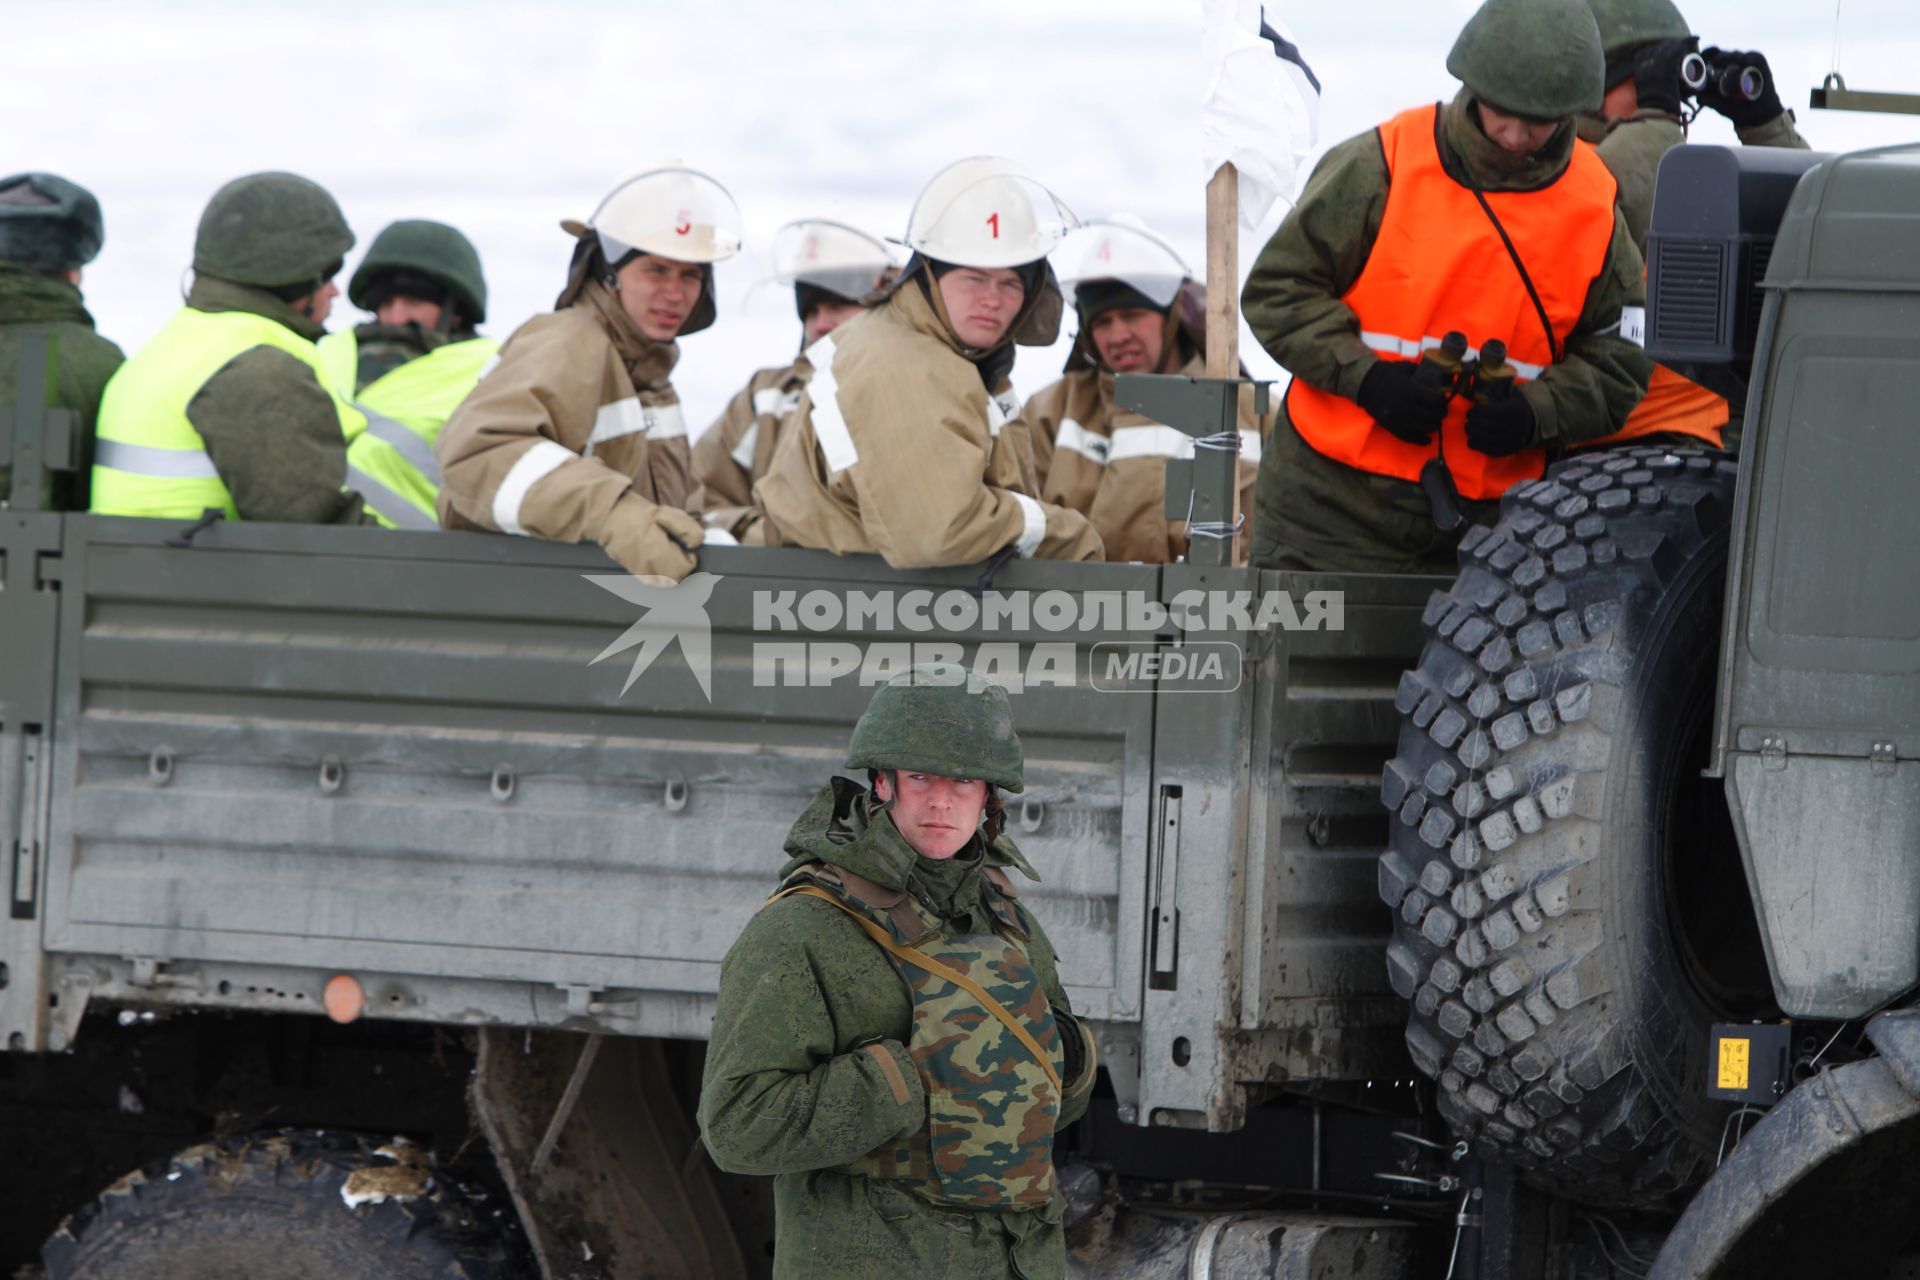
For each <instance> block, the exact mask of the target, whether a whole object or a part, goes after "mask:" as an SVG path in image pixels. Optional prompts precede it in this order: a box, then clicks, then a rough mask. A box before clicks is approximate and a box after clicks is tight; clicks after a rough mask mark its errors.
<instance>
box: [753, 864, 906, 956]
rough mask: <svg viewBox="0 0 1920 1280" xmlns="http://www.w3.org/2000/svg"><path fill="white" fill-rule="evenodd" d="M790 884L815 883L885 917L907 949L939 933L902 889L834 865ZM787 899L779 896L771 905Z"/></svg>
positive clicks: (814, 867) (806, 870)
mask: <svg viewBox="0 0 1920 1280" xmlns="http://www.w3.org/2000/svg"><path fill="white" fill-rule="evenodd" d="M787 883H788V885H789V886H791V885H793V884H795V883H811V884H815V885H818V886H820V887H821V888H823V889H825V890H826V891H827V892H828V893H830V894H832V895H833V896H834V897H835V898H836V899H838V900H840V901H842V902H844V903H846V904H847V905H850V906H853V907H856V908H862V909H863V914H866V915H869V916H884V917H885V918H886V919H887V921H888V922H889V923H890V924H891V925H892V926H893V932H894V935H895V936H896V937H897V938H898V939H899V941H900V942H901V943H902V944H903V945H906V946H909V947H913V946H918V945H919V944H921V943H922V942H925V941H926V940H927V939H928V938H932V937H935V936H936V935H938V934H939V932H940V930H939V928H938V926H936V925H933V924H930V923H928V922H927V921H926V920H925V919H924V918H922V917H921V915H920V914H919V913H918V912H917V911H915V910H914V909H913V902H912V900H911V899H910V898H908V897H907V895H906V893H905V892H904V891H902V890H899V889H889V888H887V887H885V886H884V885H879V884H875V883H874V882H873V881H871V880H869V879H867V878H866V877H865V876H863V875H859V874H857V873H855V872H852V871H849V870H847V869H846V868H845V867H842V866H839V865H837V864H835V863H831V862H813V863H809V864H807V865H806V866H805V867H802V868H801V869H800V870H799V871H796V872H795V873H794V874H793V876H792V877H791V878H790V879H789V880H788V882H787ZM781 896H783V895H782V894H778V893H776V894H775V895H774V896H773V897H772V898H769V899H767V901H768V902H772V901H774V899H775V898H779V897H781Z"/></svg>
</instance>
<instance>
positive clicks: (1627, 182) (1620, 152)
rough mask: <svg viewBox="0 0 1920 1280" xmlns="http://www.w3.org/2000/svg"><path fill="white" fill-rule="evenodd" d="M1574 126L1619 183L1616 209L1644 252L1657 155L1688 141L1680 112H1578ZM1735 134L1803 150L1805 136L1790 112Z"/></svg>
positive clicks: (1758, 143)
mask: <svg viewBox="0 0 1920 1280" xmlns="http://www.w3.org/2000/svg"><path fill="white" fill-rule="evenodd" d="M1576 126H1577V128H1578V129H1579V131H1580V136H1581V138H1583V139H1585V140H1586V141H1588V142H1591V143H1592V144H1593V146H1594V150H1596V151H1598V152H1599V153H1600V158H1601V159H1602V160H1603V161H1605V162H1606V165H1607V169H1608V171H1609V172H1611V173H1612V174H1613V180H1614V181H1615V182H1617V183H1619V184H1620V212H1621V213H1622V214H1624V215H1625V216H1626V219H1627V230H1628V231H1630V232H1632V233H1633V243H1634V247H1635V248H1637V249H1639V250H1640V252H1641V253H1643V254H1644V253H1645V252H1646V251H1647V228H1648V226H1649V225H1650V224H1651V223H1652V222H1653V180H1654V178H1655V177H1656V176H1657V175H1658V174H1659V172H1660V157H1662V156H1664V155H1666V154H1667V152H1669V151H1671V150H1673V148H1675V147H1677V146H1679V145H1680V144H1681V143H1683V142H1685V141H1686V140H1687V127H1686V125H1684V124H1682V123H1681V122H1680V118H1679V117H1678V116H1673V115H1669V114H1667V113H1666V112H1664V111H1656V110H1652V109H1647V110H1642V111H1639V112H1636V113H1635V114H1634V115H1632V116H1629V117H1628V118H1627V119H1625V120H1613V121H1607V120H1602V119H1600V118H1599V117H1598V116H1581V117H1579V118H1578V120H1577V121H1576ZM1735 132H1737V133H1738V134H1739V135H1740V141H1741V142H1742V143H1743V144H1744V145H1746V146H1749V147H1789V148H1795V149H1798V150H1801V151H1805V150H1806V149H1807V140H1806V139H1805V138H1803V137H1801V136H1800V131H1799V130H1798V129H1796V128H1794V120H1793V112H1791V111H1782V112H1781V113H1780V114H1779V115H1777V116H1775V117H1774V118H1773V119H1771V120H1769V121H1767V122H1766V123H1765V124H1758V125H1754V126H1753V127H1752V128H1750V129H1737V130H1735Z"/></svg>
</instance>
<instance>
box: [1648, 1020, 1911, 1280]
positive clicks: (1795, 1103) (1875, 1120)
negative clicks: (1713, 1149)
mask: <svg viewBox="0 0 1920 1280" xmlns="http://www.w3.org/2000/svg"><path fill="white" fill-rule="evenodd" d="M1867 1036H1868V1038H1869V1039H1870V1040H1871V1041H1872V1042H1873V1044H1874V1047H1875V1048H1877V1049H1878V1050H1879V1051H1880V1054H1881V1056H1880V1057H1877V1058H1869V1059H1867V1060H1866V1061H1864V1062H1856V1063H1852V1064H1850V1065H1848V1066H1844V1067H1839V1068H1837V1069H1834V1070H1831V1071H1825V1072H1822V1073H1821V1074H1820V1075H1818V1076H1816V1077H1814V1078H1813V1079H1812V1080H1810V1081H1808V1082H1807V1083H1805V1084H1803V1085H1801V1086H1800V1087H1799V1088H1797V1089H1795V1090H1794V1091H1793V1092H1791V1093H1789V1094H1788V1095H1787V1096H1786V1098H1785V1099H1784V1100H1783V1101H1782V1102H1781V1103H1780V1104H1779V1105H1778V1106H1776V1107H1775V1108H1774V1109H1773V1110H1772V1111H1771V1112H1769V1113H1768V1114H1767V1116H1766V1118H1765V1119H1763V1120H1761V1121H1760V1123H1759V1124H1757V1125H1755V1126H1754V1127H1753V1129H1752V1130H1751V1131H1750V1132H1749V1133H1748V1134H1747V1136H1746V1138H1745V1139H1744V1140H1743V1141H1742V1142H1741V1143H1740V1145H1739V1146H1738V1147H1736V1148H1735V1149H1734V1151H1733V1153H1732V1154H1731V1155H1729V1156H1728V1157H1727V1159H1726V1161H1725V1162H1724V1163H1723V1164H1722V1165H1721V1166H1720V1168H1719V1170H1718V1171H1717V1172H1716V1173H1715V1174H1714V1175H1713V1177H1712V1178H1711V1179H1709V1180H1708V1182H1707V1184H1706V1185H1705V1186H1704V1187H1702V1188H1701V1190H1700V1193H1699V1194H1698V1195H1697V1196H1695V1197H1694V1199H1693V1202H1692V1203H1691V1204H1690V1205H1688V1206H1687V1211H1686V1212H1685V1213H1684V1214H1683V1215H1682V1216H1681V1218H1680V1221H1679V1223H1678V1225H1676V1226H1675V1227H1674V1230H1673V1233H1672V1235H1670V1236H1668V1238H1667V1242H1666V1245H1665V1246H1664V1247H1663V1248H1662V1249H1661V1250H1660V1256H1659V1258H1658V1259H1657V1260H1656V1261H1655V1263H1654V1267H1653V1270H1652V1271H1651V1272H1650V1273H1649V1280H1732V1278H1733V1277H1736V1276H1739V1277H1746V1276H1759V1275H1833V1276H1879V1275H1884V1274H1886V1271H1887V1267H1888V1266H1889V1265H1890V1263H1891V1261H1892V1260H1893V1259H1894V1258H1895V1257H1896V1256H1898V1255H1899V1254H1900V1253H1901V1252H1902V1251H1903V1250H1904V1249H1905V1248H1906V1247H1908V1246H1909V1244H1910V1242H1911V1240H1912V1239H1913V1238H1914V1235H1915V1225H1916V1223H1920V1162H1916V1161H1915V1160H1914V1158H1913V1153H1914V1150H1915V1149H1916V1146H1920V1010H1905V1011H1902V1012H1899V1013H1889V1014H1883V1015H1881V1016H1880V1017H1878V1018H1876V1019H1874V1021H1873V1022H1872V1023H1871V1024H1869V1026H1868V1028H1867Z"/></svg>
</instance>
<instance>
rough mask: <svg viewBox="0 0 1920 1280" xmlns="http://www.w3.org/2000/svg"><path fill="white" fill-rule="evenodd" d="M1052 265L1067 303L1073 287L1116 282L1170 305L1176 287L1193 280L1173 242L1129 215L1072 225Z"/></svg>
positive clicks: (1119, 214)
mask: <svg viewBox="0 0 1920 1280" xmlns="http://www.w3.org/2000/svg"><path fill="white" fill-rule="evenodd" d="M1053 269H1054V274H1055V275H1057V276H1058V277H1059V279H1060V290H1061V292H1062V293H1064V294H1065V295H1066V298H1067V302H1068V303H1069V304H1070V305H1071V304H1072V303H1073V302H1074V300H1075V299H1074V293H1075V290H1076V288H1077V287H1078V286H1079V285H1081V284H1085V283H1087V282H1089V281H1093V280H1117V281H1119V282H1120V283H1121V284H1124V285H1127V286H1128V287H1130V288H1132V289H1135V290H1137V291H1138V292H1140V293H1142V294H1145V295H1146V296H1147V297H1148V298H1151V299H1152V300H1153V303H1154V305H1155V306H1157V307H1162V308H1165V307H1169V306H1172V305H1173V299H1174V297H1175V296H1176V295H1177V294H1178V293H1179V292H1180V286H1181V285H1182V284H1184V283H1185V282H1187V281H1188V280H1191V279H1192V278H1193V272H1192V271H1190V270H1188V269H1187V264H1186V263H1185V262H1183V261H1181V259H1180V255H1179V254H1178V253H1176V252H1175V251H1174V248H1173V246H1172V245H1170V244H1168V243H1167V242H1166V241H1165V240H1162V239H1161V238H1160V237H1159V236H1157V235H1155V234H1153V232H1151V231H1149V230H1147V224H1146V223H1144V222H1142V221H1140V219H1139V218H1136V217H1134V216H1133V215H1132V214H1130V213H1117V214H1115V215H1114V216H1113V217H1112V218H1109V219H1107V220H1105V221H1101V222H1089V223H1086V224H1084V225H1082V226H1080V227H1078V228H1076V229H1075V230H1074V231H1073V232H1072V233H1071V234H1069V235H1068V236H1067V238H1066V239H1065V240H1064V241H1062V242H1061V245H1060V247H1059V248H1058V249H1057V250H1055V251H1054V255H1053Z"/></svg>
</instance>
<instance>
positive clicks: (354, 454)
mask: <svg viewBox="0 0 1920 1280" xmlns="http://www.w3.org/2000/svg"><path fill="white" fill-rule="evenodd" d="M358 349H359V342H358V339H357V338H356V337H355V335H354V332H353V330H351V329H349V330H347V331H345V332H343V333H330V334H328V335H327V336H326V337H325V338H322V339H321V340H320V355H321V358H322V361H323V363H324V365H325V368H326V370H327V372H328V374H329V376H331V377H333V378H334V379H336V381H335V382H334V384H333V385H334V388H335V389H336V390H338V391H339V392H340V393H341V394H343V395H346V396H348V397H350V398H351V399H352V400H353V401H354V405H355V407H356V408H358V409H359V410H360V411H361V412H363V413H364V414H366V417H367V429H366V431H365V432H363V433H362V434H361V435H359V436H357V437H355V438H354V440H353V441H352V443H351V444H350V445H348V447H347V484H348V486H349V487H351V488H352V489H354V490H356V491H357V492H358V493H359V494H360V496H361V497H362V498H364V499H365V500H366V507H367V510H368V511H369V512H371V513H372V514H373V517H374V518H375V519H376V520H378V521H379V522H380V523H381V524H383V525H386V526H388V527H389V528H395V527H398V528H403V529H437V528H439V527H440V520H439V517H438V516H436V515H435V514H434V500H435V499H436V498H437V497H438V496H439V494H440V462H439V459H438V458H437V457H435V456H434V451H433V446H434V442H435V441H436V440H438V439H439V438H440V428H441V427H442V426H444V425H445V424H446V421H447V419H448V418H449V417H451V416H452V415H453V411H454V410H455V409H456V408H458V407H459V405H460V402H461V401H462V400H465V399H466V398H467V393H468V392H470V391H472V390H473V388H474V386H475V385H476V384H477V383H478V382H479V381H480V375H481V374H482V373H484V372H485V371H486V369H487V367H488V365H490V364H491V363H492V362H493V359H494V357H495V356H496V355H497V354H498V353H499V350H500V344H499V343H498V342H495V341H494V340H493V339H492V338H469V339H468V340H467V341H465V342H452V343H448V344H447V345H445V346H442V347H436V348H434V349H433V350H432V351H429V352H428V353H427V354H426V355H423V356H420V357H419V358H417V359H414V360H409V361H407V362H406V363H405V364H403V365H401V366H400V367H399V368H397V369H393V370H391V371H389V372H388V373H387V374H385V375H384V376H382V377H380V378H378V379H375V380H374V381H373V382H370V383H368V384H367V386H366V388H365V389H364V390H362V391H361V392H360V393H359V394H358V395H357V396H356V395H354V394H353V387H354V384H355V382H356V380H357V378H358V371H359V364H360V362H359V356H358ZM341 379H344V380H343V381H342V380H341Z"/></svg>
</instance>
